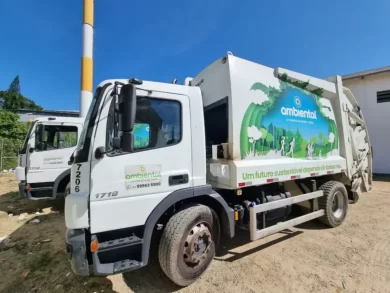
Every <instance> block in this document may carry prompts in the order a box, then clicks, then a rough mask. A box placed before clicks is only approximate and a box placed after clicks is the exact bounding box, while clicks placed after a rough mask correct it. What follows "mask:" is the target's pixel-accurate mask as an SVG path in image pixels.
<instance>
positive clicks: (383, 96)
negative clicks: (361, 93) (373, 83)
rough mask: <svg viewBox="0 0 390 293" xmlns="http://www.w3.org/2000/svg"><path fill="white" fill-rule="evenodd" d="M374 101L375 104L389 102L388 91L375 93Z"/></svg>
mask: <svg viewBox="0 0 390 293" xmlns="http://www.w3.org/2000/svg"><path fill="white" fill-rule="evenodd" d="M376 101H377V103H386V102H390V90H388V91H381V92H377V93H376Z"/></svg>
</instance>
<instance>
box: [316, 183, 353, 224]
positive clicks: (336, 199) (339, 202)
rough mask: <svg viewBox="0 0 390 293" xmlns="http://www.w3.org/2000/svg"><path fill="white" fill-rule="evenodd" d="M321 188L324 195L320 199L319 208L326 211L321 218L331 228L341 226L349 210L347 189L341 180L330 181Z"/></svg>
mask: <svg viewBox="0 0 390 293" xmlns="http://www.w3.org/2000/svg"><path fill="white" fill-rule="evenodd" d="M319 190H322V191H323V192H324V196H322V197H320V198H319V199H318V204H319V208H320V209H323V210H324V211H325V215H324V216H322V217H321V218H319V220H320V221H321V222H322V223H324V224H325V225H327V226H329V227H331V228H335V227H337V226H340V225H341V224H342V223H343V222H344V220H345V218H346V216H347V212H348V192H347V189H346V188H345V186H344V184H342V183H341V182H338V181H328V182H326V183H324V184H323V185H321V186H320V188H319Z"/></svg>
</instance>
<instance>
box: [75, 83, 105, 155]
mask: <svg viewBox="0 0 390 293" xmlns="http://www.w3.org/2000/svg"><path fill="white" fill-rule="evenodd" d="M110 85H111V83H106V84H105V85H104V86H103V87H98V88H97V89H96V92H95V96H94V97H93V100H92V103H91V105H90V106H89V109H88V113H87V116H86V117H85V121H84V127H83V131H82V132H81V136H80V140H79V143H78V145H77V151H76V156H75V158H74V163H81V162H87V161H88V155H89V147H90V144H91V138H92V132H93V128H94V126H95V120H96V117H97V116H98V112H99V105H100V104H101V101H102V98H103V95H104V93H105V91H106V89H107V87H108V86H110Z"/></svg>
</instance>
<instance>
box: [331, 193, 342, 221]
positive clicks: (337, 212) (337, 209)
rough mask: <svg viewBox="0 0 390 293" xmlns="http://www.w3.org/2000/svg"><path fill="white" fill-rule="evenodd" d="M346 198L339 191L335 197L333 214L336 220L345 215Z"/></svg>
mask: <svg viewBox="0 0 390 293" xmlns="http://www.w3.org/2000/svg"><path fill="white" fill-rule="evenodd" d="M344 205H345V203H344V196H343V194H342V193H341V192H340V191H337V192H336V193H335V194H334V195H333V200H332V212H333V216H335V217H336V218H341V216H342V215H343V213H344Z"/></svg>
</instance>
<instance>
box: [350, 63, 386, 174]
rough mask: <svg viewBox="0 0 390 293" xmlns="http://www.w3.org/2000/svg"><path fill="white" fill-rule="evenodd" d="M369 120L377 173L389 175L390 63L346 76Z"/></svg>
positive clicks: (368, 125)
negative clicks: (389, 64)
mask: <svg viewBox="0 0 390 293" xmlns="http://www.w3.org/2000/svg"><path fill="white" fill-rule="evenodd" d="M343 83H344V86H346V87H348V88H349V89H350V90H351V91H352V93H353V94H354V96H355V98H356V99H357V101H358V103H359V105H360V108H361V110H362V113H363V116H364V118H365V120H366V123H367V127H368V133H369V136H370V140H371V144H372V147H373V155H374V160H373V169H374V170H373V172H374V174H390V66H387V67H382V68H378V69H373V70H367V71H363V72H358V73H352V74H347V75H344V76H343Z"/></svg>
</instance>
